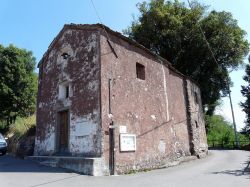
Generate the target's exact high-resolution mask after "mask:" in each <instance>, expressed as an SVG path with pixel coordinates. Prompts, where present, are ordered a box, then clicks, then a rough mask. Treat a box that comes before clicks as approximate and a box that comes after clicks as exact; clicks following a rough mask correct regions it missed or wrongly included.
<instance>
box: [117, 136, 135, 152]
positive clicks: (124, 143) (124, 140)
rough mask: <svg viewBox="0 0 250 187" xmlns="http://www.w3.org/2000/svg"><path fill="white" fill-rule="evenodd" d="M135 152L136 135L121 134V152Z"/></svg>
mask: <svg viewBox="0 0 250 187" xmlns="http://www.w3.org/2000/svg"><path fill="white" fill-rule="evenodd" d="M135 150H136V135H135V134H120V151H135Z"/></svg>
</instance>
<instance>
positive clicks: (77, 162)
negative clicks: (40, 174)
mask: <svg viewBox="0 0 250 187" xmlns="http://www.w3.org/2000/svg"><path fill="white" fill-rule="evenodd" d="M25 159H27V160H32V161H35V162H38V163H40V164H42V165H46V166H50V167H60V168H65V169H68V170H71V171H75V172H77V173H81V174H85V175H93V176H103V175H109V173H108V169H106V168H105V167H104V163H103V159H102V158H101V157H95V158H89V157H72V156H28V157H25Z"/></svg>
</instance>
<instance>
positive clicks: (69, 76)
mask: <svg viewBox="0 0 250 187" xmlns="http://www.w3.org/2000/svg"><path fill="white" fill-rule="evenodd" d="M58 37H59V38H57V39H55V41H54V42H53V43H52V45H51V46H50V49H49V50H48V52H47V55H45V58H43V61H42V63H41V64H40V68H39V92H38V102H37V137H36V146H35V154H36V155H50V154H53V153H55V152H56V151H57V142H58V140H57V139H58V138H57V133H56V131H57V124H58V112H59V111H63V110H68V111H69V123H70V127H69V152H70V153H71V154H72V155H85V156H100V155H101V139H102V135H101V128H100V63H99V49H100V47H99V33H98V31H97V30H88V29H86V30H85V31H83V30H76V29H72V28H68V27H67V28H64V31H63V32H61V34H59V36H58ZM63 53H67V54H68V55H69V57H68V58H67V59H64V58H63V56H62V54H63ZM65 82H66V83H67V84H69V87H70V92H69V98H61V99H60V98H59V95H58V94H59V85H63V84H65ZM61 97H62V96H61Z"/></svg>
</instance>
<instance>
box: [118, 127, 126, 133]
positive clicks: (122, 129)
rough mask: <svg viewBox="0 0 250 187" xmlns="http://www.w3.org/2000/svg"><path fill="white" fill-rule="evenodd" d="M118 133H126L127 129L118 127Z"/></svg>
mask: <svg viewBox="0 0 250 187" xmlns="http://www.w3.org/2000/svg"><path fill="white" fill-rule="evenodd" d="M119 130H120V133H123V134H124V133H127V127H126V126H120V129H119Z"/></svg>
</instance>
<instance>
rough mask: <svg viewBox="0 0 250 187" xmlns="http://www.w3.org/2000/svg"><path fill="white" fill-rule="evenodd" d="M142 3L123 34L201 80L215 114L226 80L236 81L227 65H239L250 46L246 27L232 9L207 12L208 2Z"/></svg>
mask: <svg viewBox="0 0 250 187" xmlns="http://www.w3.org/2000/svg"><path fill="white" fill-rule="evenodd" d="M138 8H139V11H140V15H139V18H138V20H134V21H133V22H132V24H131V26H130V27H129V28H128V29H126V30H125V31H124V34H126V35H128V36H129V37H130V38H132V39H134V40H136V41H137V42H139V43H141V44H142V45H144V46H145V47H147V48H149V49H150V50H152V51H153V52H154V53H156V54H158V55H160V56H162V57H164V58H166V59H167V60H169V61H170V62H171V63H172V65H173V66H174V67H175V68H176V69H178V70H179V71H180V72H181V73H183V74H184V75H186V76H188V77H190V78H192V79H194V80H195V81H196V82H198V84H199V85H200V88H201V93H202V101H203V106H204V108H206V109H207V110H206V111H207V114H210V115H211V114H213V111H214V109H215V106H216V101H217V100H218V99H220V97H221V96H225V95H226V94H227V93H228V87H227V83H228V84H231V81H230V79H229V72H228V70H229V69H230V70H234V69H237V68H238V67H239V65H240V64H242V63H243V58H244V57H245V56H246V55H247V53H248V51H249V43H248V42H247V40H246V39H245V35H246V32H245V31H244V30H242V29H241V28H240V27H239V26H238V24H237V20H235V19H233V17H232V14H231V13H229V12H225V11H222V12H217V11H211V12H208V11H207V7H206V6H203V5H201V4H199V3H197V2H193V3H192V9H190V8H187V7H186V5H185V4H184V3H180V2H179V1H178V0H175V1H174V2H173V1H166V2H165V1H164V0H151V2H149V3H146V2H143V3H141V4H138ZM200 28H201V29H202V31H203V33H204V35H205V36H206V38H207V41H208V43H209V44H210V46H211V49H212V51H213V53H214V57H215V58H216V60H217V63H218V64H217V63H216V62H215V60H214V58H213V56H212V54H211V51H210V50H209V49H208V46H207V43H206V41H205V40H204V37H203V34H202V33H201V29H200ZM218 65H219V66H220V67H219V66H218Z"/></svg>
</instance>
